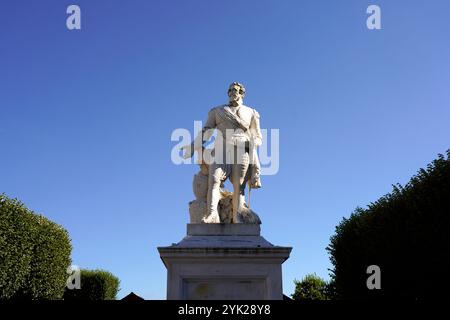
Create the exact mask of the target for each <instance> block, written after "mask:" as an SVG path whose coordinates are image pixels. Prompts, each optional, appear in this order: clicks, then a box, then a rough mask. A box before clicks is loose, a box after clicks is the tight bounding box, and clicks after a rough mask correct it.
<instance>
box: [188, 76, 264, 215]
mask: <svg viewBox="0 0 450 320" xmlns="http://www.w3.org/2000/svg"><path fill="white" fill-rule="evenodd" d="M244 96H245V88H244V86H243V85H242V84H240V83H238V82H233V83H232V84H231V85H230V87H229V89H228V97H229V102H228V103H227V104H225V105H221V106H219V107H216V108H213V109H211V110H210V111H209V113H208V120H207V121H206V123H205V125H204V127H203V129H202V132H201V133H200V134H199V135H198V136H197V137H196V138H195V139H194V141H193V142H192V143H191V144H190V145H187V146H184V147H183V148H182V149H183V150H184V151H185V154H184V158H189V157H192V156H193V154H194V151H195V150H197V151H198V152H199V153H201V152H202V151H203V143H204V142H205V141H208V140H209V138H210V137H211V136H212V134H213V133H214V129H217V137H216V140H215V146H214V154H213V157H212V160H213V161H212V162H210V163H209V181H208V195H207V210H208V212H207V216H206V217H205V218H204V219H203V222H205V223H220V222H221V221H220V217H219V212H218V204H219V200H220V186H221V183H222V182H223V181H225V180H226V179H227V178H230V180H231V183H232V184H233V217H232V223H242V221H241V219H240V214H239V213H242V212H243V211H244V210H248V208H246V207H245V185H246V184H247V183H248V184H249V187H250V188H252V189H256V188H260V187H261V181H260V164H259V159H258V155H257V152H256V148H257V147H258V146H259V145H261V143H262V136H261V129H260V124H259V119H260V116H259V113H258V112H257V111H256V110H255V109H252V108H250V107H248V106H245V105H244V104H243V98H244ZM200 159H201V160H203V159H205V157H204V156H203V155H202V157H201V158H200Z"/></svg>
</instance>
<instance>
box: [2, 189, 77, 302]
mask: <svg viewBox="0 0 450 320" xmlns="http://www.w3.org/2000/svg"><path fill="white" fill-rule="evenodd" d="M71 251H72V246H71V243H70V239H69V235H68V233H67V231H66V230H64V229H63V228H62V227H61V226H59V225H57V224H56V223H54V222H52V221H50V220H48V219H47V218H45V217H43V216H41V215H37V214H35V213H34V212H32V211H30V210H29V209H27V208H26V207H25V206H24V204H23V203H21V202H20V201H18V200H16V199H10V198H8V197H6V196H5V195H4V194H0V299H60V298H61V297H62V295H63V294H64V288H65V286H66V281H67V278H68V274H67V273H66V272H67V267H69V266H70V263H71V259H70V253H71Z"/></svg>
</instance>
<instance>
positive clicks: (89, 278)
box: [64, 269, 120, 300]
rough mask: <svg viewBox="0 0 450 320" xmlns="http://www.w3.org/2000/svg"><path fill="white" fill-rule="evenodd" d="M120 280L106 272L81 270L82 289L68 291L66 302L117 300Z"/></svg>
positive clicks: (65, 296)
mask: <svg viewBox="0 0 450 320" xmlns="http://www.w3.org/2000/svg"><path fill="white" fill-rule="evenodd" d="M119 285H120V281H119V278H117V277H116V276H114V275H113V274H112V273H111V272H108V271H105V270H86V269H82V270H81V288H80V289H67V288H66V292H65V293H64V300H115V299H116V297H117V292H118V291H119Z"/></svg>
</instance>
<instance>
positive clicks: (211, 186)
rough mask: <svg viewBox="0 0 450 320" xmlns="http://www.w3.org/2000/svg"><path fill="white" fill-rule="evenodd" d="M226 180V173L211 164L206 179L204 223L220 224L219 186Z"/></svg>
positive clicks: (220, 167)
mask: <svg viewBox="0 0 450 320" xmlns="http://www.w3.org/2000/svg"><path fill="white" fill-rule="evenodd" d="M224 178H226V172H225V170H224V168H223V166H222V165H217V164H211V165H210V172H209V177H208V195H207V203H208V216H207V217H206V218H205V219H203V222H206V223H220V217H219V211H218V205H219V200H220V185H221V183H222V181H223V179H224Z"/></svg>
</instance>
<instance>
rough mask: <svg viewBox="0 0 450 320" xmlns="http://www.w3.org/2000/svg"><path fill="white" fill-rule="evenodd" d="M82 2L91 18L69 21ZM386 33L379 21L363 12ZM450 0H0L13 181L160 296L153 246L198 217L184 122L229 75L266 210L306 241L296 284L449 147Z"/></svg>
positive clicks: (288, 280) (126, 284) (2, 87)
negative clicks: (252, 112)
mask: <svg viewBox="0 0 450 320" xmlns="http://www.w3.org/2000/svg"><path fill="white" fill-rule="evenodd" d="M72 3H74V4H77V5H79V6H80V7H81V11H82V30H80V31H69V30H67V28H66V22H65V21H66V17H67V14H66V8H67V6H68V5H69V4H72ZM369 4H377V5H379V6H380V7H381V10H382V30H378V31H370V30H368V29H367V28H366V18H367V16H368V15H367V14H366V8H367V6H368V5H369ZM449 12H450V2H449V1H447V0H442V1H380V0H372V1H361V0H354V1H325V0H322V1H318V0H314V1H275V0H271V1H261V0H258V1H206V0H184V1H175V0H170V1H167V0H165V1H163V0H161V1H144V0H142V1H92V0H89V1H84V0H73V1H63V0H58V1H56V0H55V1H43V0H41V1H19V0H14V1H12V0H9V1H2V2H1V4H0V141H1V148H0V170H1V175H0V192H5V193H6V194H7V195H8V196H10V197H17V198H19V199H21V200H22V201H24V202H25V203H26V204H27V206H28V207H29V208H31V209H33V210H35V211H37V212H40V213H43V214H44V215H45V216H47V217H48V218H50V219H52V220H54V221H56V222H58V223H60V224H61V225H63V226H64V227H65V228H66V229H67V230H68V231H69V233H70V236H71V239H72V244H73V247H74V249H73V252H72V257H73V263H74V264H77V265H79V266H81V267H84V268H104V269H107V270H109V271H111V272H113V273H114V274H116V275H117V276H118V277H119V278H120V279H121V288H122V290H121V292H120V297H122V296H123V295H126V294H128V293H129V292H130V291H134V292H136V293H137V294H139V295H141V296H143V297H145V298H147V299H163V298H165V292H166V270H165V268H164V266H163V264H162V262H161V260H160V258H159V255H158V252H157V250H156V247H157V246H165V245H170V244H171V243H173V242H178V241H179V240H181V238H182V237H183V236H184V234H185V228H186V223H187V222H188V205H187V203H188V202H189V201H190V200H192V199H193V198H194V196H193V194H192V190H191V182H192V176H193V174H194V173H195V172H196V171H197V168H196V167H195V166H175V165H174V164H172V162H171V160H170V151H171V148H172V146H173V145H174V144H175V143H174V142H171V141H170V135H171V132H172V130H174V129H175V128H189V129H191V128H192V126H193V120H205V119H206V115H207V112H208V110H209V109H210V108H211V107H213V106H216V105H219V104H221V103H223V102H225V101H226V89H227V86H228V84H229V83H230V82H232V81H239V82H242V83H243V84H245V86H246V88H247V96H246V101H245V102H246V103H247V104H248V105H251V106H253V107H255V108H256V109H257V110H258V111H259V112H260V114H261V125H262V127H264V128H269V129H270V128H279V129H280V171H279V173H278V174H277V175H274V176H266V177H263V180H262V182H263V188H262V189H260V190H257V191H255V192H253V193H252V207H253V208H254V210H255V211H256V212H258V213H259V215H260V216H261V218H262V220H263V225H262V231H263V235H264V237H265V238H266V239H267V240H269V241H270V242H272V243H274V244H277V245H285V246H293V248H294V249H293V251H292V255H291V258H290V259H289V260H288V261H287V262H286V263H285V264H284V266H283V276H284V279H283V282H284V292H285V293H286V294H291V293H292V292H293V290H294V285H293V280H294V279H295V278H297V279H299V278H301V277H303V276H304V275H305V274H307V273H312V272H315V273H317V274H318V275H319V276H322V277H325V278H328V270H327V269H328V268H330V267H331V264H330V262H329V258H328V254H327V253H326V251H325V247H326V246H327V245H328V243H329V237H330V236H331V235H332V234H333V232H334V228H335V226H336V225H337V224H338V223H339V221H340V220H341V219H342V217H344V216H349V215H350V213H351V212H352V211H353V209H354V208H355V207H356V206H366V205H367V204H369V203H370V202H371V201H375V200H376V199H377V198H379V197H380V196H382V195H384V194H386V193H387V192H389V191H390V190H391V185H392V184H394V183H397V182H399V183H405V182H406V181H408V180H409V178H410V177H411V176H412V175H413V174H415V172H416V171H417V170H418V169H419V168H420V167H424V166H425V165H426V164H427V163H429V162H430V161H431V160H432V159H434V158H435V157H436V156H437V154H438V153H443V152H444V151H445V150H447V149H448V148H450V144H449V142H450V126H449V123H450V105H449V103H450V90H449V84H450V59H449V57H450V42H449V38H448V35H449V34H450V25H449V22H448V14H449Z"/></svg>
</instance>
